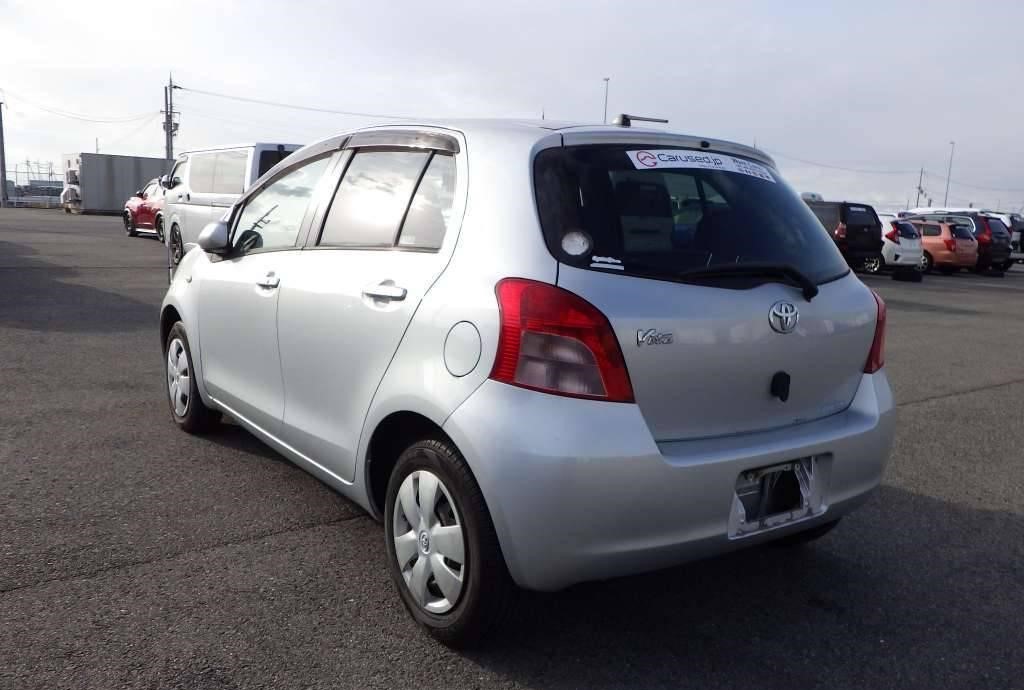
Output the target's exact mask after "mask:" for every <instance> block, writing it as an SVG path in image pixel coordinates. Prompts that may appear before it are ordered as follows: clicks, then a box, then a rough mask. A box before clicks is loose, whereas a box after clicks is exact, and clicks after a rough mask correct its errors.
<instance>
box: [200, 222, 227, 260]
mask: <svg viewBox="0 0 1024 690" xmlns="http://www.w3.org/2000/svg"><path fill="white" fill-rule="evenodd" d="M197 243H198V244H199V246H200V248H202V250H203V251H204V252H210V253H211V254H223V253H224V252H226V251H227V250H228V224H227V223H225V222H224V221H222V220H218V221H214V222H212V223H207V224H206V227H205V228H203V231H202V232H201V233H199V239H198V240H197Z"/></svg>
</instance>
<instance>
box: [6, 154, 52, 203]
mask: <svg viewBox="0 0 1024 690" xmlns="http://www.w3.org/2000/svg"><path fill="white" fill-rule="evenodd" d="M5 182H6V184H7V204H8V205H9V206H13V207H25V208H59V207H60V193H61V190H62V189H63V188H64V178H63V176H62V174H61V169H60V166H56V165H54V164H53V163H52V162H45V163H43V162H40V161H24V162H22V163H15V164H14V165H13V166H11V165H8V167H7V180H6V181H5Z"/></svg>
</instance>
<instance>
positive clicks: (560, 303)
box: [491, 278, 633, 402]
mask: <svg viewBox="0 0 1024 690" xmlns="http://www.w3.org/2000/svg"><path fill="white" fill-rule="evenodd" d="M495 293H496V294H497V296H498V306H499V308H500V310H501V333H500V335H499V337H498V353H497V355H496V357H495V359H494V368H493V369H492V370H491V378H492V379H494V380H495V381H501V382H503V383H510V384H512V385H514V386H521V387H523V388H531V389H533V390H539V391H544V392H547V393H555V394H558V395H568V396H573V397H578V398H593V399H597V400H609V401H613V402H633V386H632V384H631V383H630V381H629V372H628V371H627V370H626V362H625V360H624V359H623V358H622V350H621V348H620V347H619V341H618V340H616V338H615V333H614V331H612V327H611V324H610V323H608V319H607V318H606V317H605V315H604V314H602V313H601V312H600V311H599V310H598V309H597V307H595V306H594V305H592V304H590V303H589V302H587V301H586V300H584V299H583V298H582V297H579V296H577V295H574V294H573V293H571V292H568V291H566V290H563V289H561V288H558V287H555V286H553V285H548V284H547V283H538V282H535V281H532V280H525V279H523V278H506V279H504V280H502V281H501V282H499V283H498V285H497V287H496V288H495Z"/></svg>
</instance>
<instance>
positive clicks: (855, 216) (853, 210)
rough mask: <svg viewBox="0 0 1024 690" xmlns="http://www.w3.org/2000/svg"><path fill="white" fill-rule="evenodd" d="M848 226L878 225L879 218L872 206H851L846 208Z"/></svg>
mask: <svg viewBox="0 0 1024 690" xmlns="http://www.w3.org/2000/svg"><path fill="white" fill-rule="evenodd" d="M846 225H847V227H849V226H851V225H860V226H863V225H878V217H877V216H876V215H875V210H874V209H873V208H871V207H870V206H860V205H853V204H851V205H849V206H847V207H846Z"/></svg>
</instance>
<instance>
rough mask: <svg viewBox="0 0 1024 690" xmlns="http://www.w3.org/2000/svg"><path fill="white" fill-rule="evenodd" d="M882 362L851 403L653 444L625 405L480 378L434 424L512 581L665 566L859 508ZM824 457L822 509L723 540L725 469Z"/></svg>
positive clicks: (564, 579)
mask: <svg viewBox="0 0 1024 690" xmlns="http://www.w3.org/2000/svg"><path fill="white" fill-rule="evenodd" d="M893 421H894V411H893V400H892V394H891V392H890V390H889V384H888V381H887V380H886V377H885V374H884V370H883V372H880V373H879V374H875V375H864V376H863V377H862V379H861V383H860V386H859V388H858V391H857V394H856V395H855V397H854V399H853V402H852V404H851V405H850V407H849V408H848V409H847V410H846V411H844V412H842V413H840V414H836V415H833V416H831V417H828V418H825V419H822V420H818V421H815V422H808V423H805V424H801V425H798V426H793V427H788V428H785V429H779V430H775V431H769V432H762V433H755V434H744V435H738V436H731V437H724V438H715V439H703V440H694V441H681V442H673V443H662V444H659V443H656V442H655V441H654V440H653V439H652V438H651V435H650V432H649V431H648V429H647V425H646V423H645V422H644V419H643V417H642V415H641V414H640V409H639V407H637V406H636V405H627V404H618V403H602V402H594V401H588V400H576V399H571V398H563V397H557V396H551V395H544V394H539V393H534V392H531V391H527V390H523V389H519V388H515V387H513V386H508V385H504V384H500V383H496V382H493V381H487V382H485V383H484V385H482V386H481V387H480V388H479V389H478V390H477V391H476V392H475V393H474V394H473V395H472V396H471V397H470V398H469V399H468V400H467V401H466V402H465V403H464V404H463V405H462V406H461V407H460V408H459V409H458V410H456V411H455V413H453V414H452V416H451V417H450V418H449V419H448V421H447V422H446V423H445V427H444V428H445V431H446V432H447V433H448V434H449V435H450V436H451V437H452V439H453V440H454V441H455V443H456V444H457V445H458V446H459V448H460V449H461V450H462V451H463V453H464V454H465V455H466V457H467V458H468V460H469V462H470V465H471V467H472V469H473V471H474V474H475V476H476V478H477V481H478V482H479V484H480V487H481V489H482V491H483V493H484V496H485V498H486V500H487V504H488V507H489V509H490V512H491V517H492V519H493V521H494V525H495V528H496V530H497V532H498V536H499V538H500V540H501V546H502V550H503V552H504V555H505V559H506V562H507V564H508V567H509V571H510V572H511V574H512V577H513V578H514V579H515V581H516V582H517V583H518V584H520V585H521V586H523V587H526V588H529V589H537V590H556V589H560V588H563V587H566V586H568V585H571V584H574V583H576V582H581V581H586V580H594V579H604V578H609V577H614V576H618V575H626V574H630V573H637V572H642V571H646V570H652V569H656V568H661V567H666V566H670V565H673V564H677V563H682V562H685V561H688V560H693V559H697V558H702V557H705V556H710V555H714V554H719V553H724V552H726V551H730V550H734V549H738V548H742V547H744V546H748V545H753V544H757V543H761V542H764V541H769V540H771V539H774V538H777V537H779V536H783V535H786V534H791V533H794V532H798V531H800V530H802V529H806V528H808V527H812V526H814V525H816V524H821V523H823V522H828V521H831V520H834V519H836V518H838V517H840V516H841V515H843V514H844V513H847V512H849V511H850V510H852V509H853V508H854V507H856V506H857V505H859V504H860V503H861V502H862V501H864V500H865V498H866V497H867V496H868V495H869V494H870V492H871V491H872V490H873V489H874V488H876V487H877V486H878V484H879V483H880V482H881V479H882V473H883V471H884V469H885V466H886V463H887V461H888V457H889V450H890V446H891V444H892V435H893ZM808 456H818V457H821V458H825V459H826V461H827V466H828V472H827V473H826V477H825V479H824V485H823V486H824V503H823V506H824V512H823V513H821V514H818V515H816V516H814V517H811V518H807V519H806V520H803V521H801V522H797V523H792V524H789V525H785V526H780V527H777V528H775V529H774V530H772V531H768V532H763V533H758V534H754V535H750V536H745V537H740V538H730V537H729V518H730V511H731V506H732V501H733V495H734V491H735V486H736V480H737V477H738V476H739V474H740V473H741V472H744V471H746V470H750V469H754V468H758V467H764V466H767V465H773V464H776V463H780V462H785V461H788V460H792V459H795V458H801V457H808Z"/></svg>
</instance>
